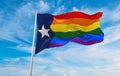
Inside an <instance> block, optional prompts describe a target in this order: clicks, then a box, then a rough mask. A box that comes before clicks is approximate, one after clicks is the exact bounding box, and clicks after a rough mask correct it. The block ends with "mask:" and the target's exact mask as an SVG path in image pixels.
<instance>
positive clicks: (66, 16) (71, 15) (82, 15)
mask: <svg viewBox="0 0 120 76" xmlns="http://www.w3.org/2000/svg"><path fill="white" fill-rule="evenodd" d="M102 14H103V13H102V12H97V13H96V14H93V15H88V14H85V13H83V12H77V11H75V12H68V13H64V14H60V15H55V16H54V17H55V18H56V19H69V18H85V19H99V18H100V17H101V16H102Z"/></svg>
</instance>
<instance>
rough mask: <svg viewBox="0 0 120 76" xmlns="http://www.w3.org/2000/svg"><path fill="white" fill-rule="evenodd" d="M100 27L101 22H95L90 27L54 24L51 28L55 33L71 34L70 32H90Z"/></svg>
mask: <svg viewBox="0 0 120 76" xmlns="http://www.w3.org/2000/svg"><path fill="white" fill-rule="evenodd" d="M98 27H100V22H95V23H93V24H91V25H89V26H87V27H86V26H81V25H78V24H52V25H51V26H50V28H51V29H52V31H54V32H70V31H78V30H80V31H83V32H88V31H91V30H94V29H96V28H98Z"/></svg>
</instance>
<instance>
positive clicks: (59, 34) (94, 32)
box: [54, 28, 103, 38]
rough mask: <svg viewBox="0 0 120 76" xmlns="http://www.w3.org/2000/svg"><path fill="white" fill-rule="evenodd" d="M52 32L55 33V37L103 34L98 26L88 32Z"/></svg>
mask: <svg viewBox="0 0 120 76" xmlns="http://www.w3.org/2000/svg"><path fill="white" fill-rule="evenodd" d="M54 33H55V37H57V38H74V37H77V36H79V37H82V36H84V35H85V34H93V35H99V34H103V32H102V31H101V29H100V28H97V29H95V30H92V31H90V32H83V31H74V32H54Z"/></svg>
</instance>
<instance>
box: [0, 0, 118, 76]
mask: <svg viewBox="0 0 120 76" xmlns="http://www.w3.org/2000/svg"><path fill="white" fill-rule="evenodd" d="M35 8H36V9H37V10H38V13H50V14H53V15H57V14H62V13H66V12H70V11H81V12H84V13H87V14H94V13H96V12H99V11H101V12H103V16H102V19H101V29H102V30H103V32H104V34H105V38H104V41H103V42H102V43H99V44H94V45H91V46H84V45H79V44H75V43H68V44H66V45H65V46H62V47H57V48H50V49H45V50H43V51H42V52H40V53H39V54H36V55H35V56H34V63H33V76H120V73H119V72H120V34H119V32H120V17H119V15H120V0H0V76H29V70H30V57H31V46H32V35H33V25H34V15H35V13H34V11H35Z"/></svg>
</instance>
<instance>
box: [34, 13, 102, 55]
mask: <svg viewBox="0 0 120 76" xmlns="http://www.w3.org/2000/svg"><path fill="white" fill-rule="evenodd" d="M101 17H102V12H97V13H96V14H93V15H88V14H85V13H83V12H77V11H74V12H68V13H65V14H60V15H51V14H37V41H36V48H35V54H37V53H38V52H40V51H42V50H44V49H46V48H53V47H59V46H63V45H65V44H67V43H68V42H75V43H78V44H83V45H92V44H95V43H99V42H102V41H103V39H104V34H103V32H102V30H101V29H100V18H101Z"/></svg>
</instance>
